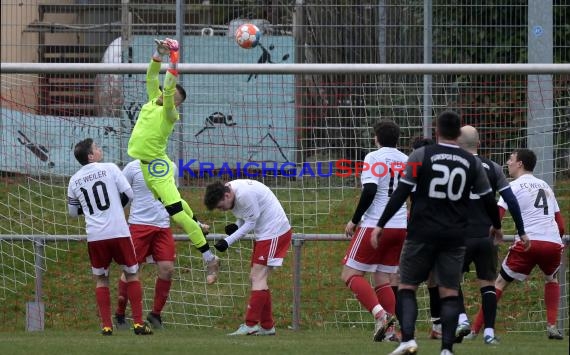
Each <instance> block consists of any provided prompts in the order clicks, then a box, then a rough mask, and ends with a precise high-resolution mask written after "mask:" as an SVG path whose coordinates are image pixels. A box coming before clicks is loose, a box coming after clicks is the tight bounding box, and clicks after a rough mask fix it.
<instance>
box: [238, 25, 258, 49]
mask: <svg viewBox="0 0 570 355" xmlns="http://www.w3.org/2000/svg"><path fill="white" fill-rule="evenodd" d="M235 39H236V42H237V44H238V45H239V46H240V47H241V48H245V49H250V48H253V47H255V46H257V44H258V43H259V40H260V39H261V31H260V30H259V28H257V26H256V25H253V24H251V23H246V24H243V25H240V26H239V27H238V28H237V30H236V33H235Z"/></svg>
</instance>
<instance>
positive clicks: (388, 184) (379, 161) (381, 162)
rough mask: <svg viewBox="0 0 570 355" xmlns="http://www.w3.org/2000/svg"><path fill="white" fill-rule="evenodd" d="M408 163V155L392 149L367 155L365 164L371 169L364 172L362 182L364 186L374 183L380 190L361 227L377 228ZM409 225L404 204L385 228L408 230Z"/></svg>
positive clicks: (381, 149)
mask: <svg viewBox="0 0 570 355" xmlns="http://www.w3.org/2000/svg"><path fill="white" fill-rule="evenodd" d="M407 161H408V156H407V155H406V154H404V153H402V152H400V151H399V150H398V149H396V148H391V147H382V148H380V149H378V150H375V151H373V152H370V153H368V154H367V155H366V157H365V158H364V163H365V164H368V167H369V169H368V170H365V171H363V172H362V175H361V176H360V181H361V183H362V186H364V184H370V183H372V184H376V185H378V188H377V190H376V196H374V201H372V204H371V205H370V207H368V209H367V210H366V212H364V215H363V216H362V220H361V222H360V226H361V227H376V223H378V220H379V219H380V216H381V215H382V212H384V208H386V204H387V203H388V200H389V199H390V196H392V192H394V190H396V187H397V186H398V180H399V179H400V174H401V175H403V174H404V170H405V166H406V162H407ZM407 225H408V212H407V210H406V204H403V205H402V207H400V209H399V210H398V212H396V214H395V215H394V217H392V218H391V219H390V220H389V221H388V223H386V225H385V226H384V227H385V228H406V227H407Z"/></svg>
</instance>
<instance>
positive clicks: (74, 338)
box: [0, 328, 569, 355]
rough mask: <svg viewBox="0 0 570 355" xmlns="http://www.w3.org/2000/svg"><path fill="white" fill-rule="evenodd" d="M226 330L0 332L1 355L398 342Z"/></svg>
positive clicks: (385, 346)
mask: <svg viewBox="0 0 570 355" xmlns="http://www.w3.org/2000/svg"><path fill="white" fill-rule="evenodd" d="M226 332H228V330H220V329H204V328H198V329H197V328H187V329H167V330H163V331H161V332H157V333H155V334H154V335H152V336H144V337H143V336H135V335H134V334H133V333H132V332H130V331H122V332H117V331H115V333H114V334H113V336H111V337H103V336H101V335H99V334H98V333H97V332H95V331H45V332H38V333H25V332H12V333H0V352H1V353H2V354H14V355H17V354H26V355H27V354H45V355H60V354H85V355H88V354H189V353H192V354H229V353H231V354H232V355H252V354H292V355H294V354H295V355H296V354H311V355H315V354H347V355H348V354H351V355H352V354H388V353H389V352H391V351H392V350H394V348H395V347H396V343H374V342H372V340H371V332H368V331H362V330H361V329H341V330H336V329H334V330H300V331H290V330H283V329H278V334H277V336H274V337H255V336H247V337H228V336H227V335H226ZM417 336H418V345H419V352H420V353H422V354H439V351H440V342H439V341H436V340H428V339H427V337H426V335H425V334H417ZM568 350H569V349H568V340H567V338H566V339H564V340H562V341H560V340H549V339H547V338H546V335H544V334H543V335H539V334H536V333H534V334H525V333H509V334H502V337H501V344H500V345H497V346H494V345H493V346H490V345H484V344H483V340H482V339H481V338H478V339H476V340H472V341H467V340H465V341H464V342H463V343H462V344H456V345H455V347H454V352H455V353H456V354H461V355H472V354H473V355H475V354H482V353H485V354H486V355H492V354H503V355H504V354H513V355H515V354H516V355H520V354H568Z"/></svg>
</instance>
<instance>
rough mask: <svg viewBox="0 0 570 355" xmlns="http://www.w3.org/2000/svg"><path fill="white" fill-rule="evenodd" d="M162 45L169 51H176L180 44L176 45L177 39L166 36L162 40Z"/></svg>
mask: <svg viewBox="0 0 570 355" xmlns="http://www.w3.org/2000/svg"><path fill="white" fill-rule="evenodd" d="M162 42H163V43H164V45H165V46H166V47H167V48H168V49H169V50H170V52H178V50H179V49H180V46H179V45H178V41H177V40H175V39H172V38H166V39H165V40H164V41H162Z"/></svg>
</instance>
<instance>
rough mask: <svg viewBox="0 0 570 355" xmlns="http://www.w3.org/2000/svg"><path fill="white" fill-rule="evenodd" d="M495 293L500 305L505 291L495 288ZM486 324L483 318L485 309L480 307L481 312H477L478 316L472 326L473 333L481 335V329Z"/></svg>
mask: <svg viewBox="0 0 570 355" xmlns="http://www.w3.org/2000/svg"><path fill="white" fill-rule="evenodd" d="M495 293H496V294H497V303H499V300H500V299H501V296H502V295H503V291H502V290H499V289H498V288H495ZM484 322H485V319H484V318H483V307H481V306H479V312H477V315H476V316H475V321H474V322H473V325H472V326H471V331H472V332H473V333H475V334H479V332H480V331H481V328H482V327H483V323H484Z"/></svg>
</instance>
